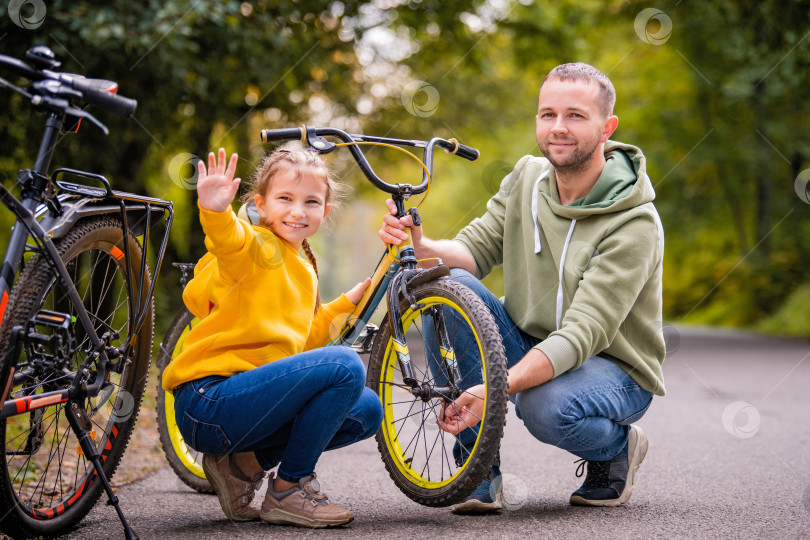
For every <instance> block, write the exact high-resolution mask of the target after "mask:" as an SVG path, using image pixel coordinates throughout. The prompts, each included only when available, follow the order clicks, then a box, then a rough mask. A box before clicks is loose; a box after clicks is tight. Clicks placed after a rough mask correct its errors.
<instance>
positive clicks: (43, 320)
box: [31, 309, 73, 330]
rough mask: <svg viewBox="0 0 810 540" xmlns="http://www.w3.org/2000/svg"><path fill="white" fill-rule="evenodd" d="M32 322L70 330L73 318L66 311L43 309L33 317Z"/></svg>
mask: <svg viewBox="0 0 810 540" xmlns="http://www.w3.org/2000/svg"><path fill="white" fill-rule="evenodd" d="M31 322H32V323H34V324H35V325H37V326H46V327H49V328H54V329H61V330H68V329H70V324H71V323H72V322H73V318H72V317H71V316H70V315H66V314H65V313H58V312H56V311H48V310H47V309H43V310H41V311H39V312H37V314H36V315H34V316H33V317H32V318H31Z"/></svg>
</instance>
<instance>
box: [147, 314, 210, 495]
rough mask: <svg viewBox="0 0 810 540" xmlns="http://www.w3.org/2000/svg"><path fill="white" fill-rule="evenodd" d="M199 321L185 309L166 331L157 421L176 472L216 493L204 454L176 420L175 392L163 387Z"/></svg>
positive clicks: (185, 480) (195, 486) (159, 362)
mask: <svg viewBox="0 0 810 540" xmlns="http://www.w3.org/2000/svg"><path fill="white" fill-rule="evenodd" d="M196 323H197V319H195V318H193V317H192V315H191V314H190V313H189V312H188V310H187V309H185V308H183V309H181V310H180V312H179V313H178V314H177V316H176V317H175V318H174V320H173V321H172V323H171V324H170V325H169V329H168V330H167V331H166V336H165V337H164V338H163V343H161V344H160V352H159V353H158V357H157V368H158V374H159V375H158V382H157V407H156V408H157V421H158V433H159V434H160V444H161V446H163V452H164V453H165V454H166V460H167V461H168V462H169V465H170V466H171V468H172V470H173V471H174V473H175V474H176V475H177V477H178V478H180V480H182V481H183V483H184V484H186V485H187V486H189V487H190V488H192V489H194V490H196V491H198V492H200V493H214V490H213V488H212V487H211V484H210V483H209V482H208V480H207V479H206V478H205V472H203V468H202V458H203V454H202V453H200V452H197V451H196V450H194V449H193V448H191V447H190V446H188V445H187V444H186V443H185V441H184V440H183V436H182V435H181V434H180V428H178V427H177V422H175V420H174V394H173V393H171V392H167V391H166V390H164V389H163V386H162V384H163V371H164V370H165V369H166V367H167V366H168V365H169V363H170V362H171V361H172V360H174V359H175V358H176V357H177V355H178V354H180V351H181V349H182V348H183V341H184V340H185V339H186V335H188V332H189V330H191V328H192V327H193V326H194V324H196Z"/></svg>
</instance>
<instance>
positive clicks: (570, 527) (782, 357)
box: [66, 328, 810, 540]
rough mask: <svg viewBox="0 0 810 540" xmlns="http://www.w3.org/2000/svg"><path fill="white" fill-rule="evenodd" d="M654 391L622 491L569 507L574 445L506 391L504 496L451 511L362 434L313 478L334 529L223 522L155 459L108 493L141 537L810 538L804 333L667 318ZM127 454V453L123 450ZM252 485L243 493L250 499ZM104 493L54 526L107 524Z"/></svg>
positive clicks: (809, 353) (809, 406) (113, 527)
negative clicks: (525, 412) (596, 503)
mask: <svg viewBox="0 0 810 540" xmlns="http://www.w3.org/2000/svg"><path fill="white" fill-rule="evenodd" d="M665 333H666V334H667V338H668V349H669V351H670V352H669V355H668V358H667V361H666V363H665V365H664V373H665V377H666V387H667V396H665V397H663V398H655V399H654V400H653V404H652V406H651V407H650V409H649V411H648V412H647V414H646V415H645V416H644V417H643V418H642V419H641V421H640V422H639V425H640V426H642V427H643V428H644V430H645V431H646V432H647V435H648V437H649V439H650V450H649V452H648V454H647V458H646V460H645V461H644V463H643V464H642V466H641V468H640V469H639V472H638V475H637V477H636V485H635V490H634V493H633V496H632V498H631V499H630V501H629V502H628V503H627V504H626V505H624V506H623V507H620V508H605V509H601V508H581V507H574V506H570V505H569V504H568V496H569V495H570V493H571V492H572V491H574V490H575V489H576V488H577V487H578V486H579V484H580V483H581V479H578V478H576V477H575V476H574V472H575V469H576V465H575V464H574V463H573V462H574V460H575V459H576V458H575V457H574V456H572V455H570V454H568V453H567V452H565V451H562V450H560V449H557V448H554V447H550V446H547V445H543V444H541V443H539V442H537V441H536V440H535V439H533V438H532V437H531V435H529V433H528V432H527V431H526V429H525V428H524V427H523V425H522V422H521V421H520V420H519V419H518V418H517V417H516V416H515V415H514V410H513V408H512V407H511V405H510V412H509V417H508V420H507V426H506V430H505V434H504V441H503V444H502V460H503V465H502V470H503V472H504V475H505V476H504V478H505V479H506V480H505V486H506V495H507V498H508V500H509V505H510V507H511V508H512V509H511V510H503V511H501V513H500V514H498V515H494V516H477V517H466V516H454V515H452V514H451V513H450V512H449V511H448V510H447V509H441V508H426V507H423V506H420V505H418V504H416V503H414V502H412V501H411V500H410V499H408V498H407V497H405V496H404V495H403V494H401V493H400V492H399V490H398V489H397V488H396V487H395V486H394V484H393V482H392V481H391V479H390V478H389V477H388V474H387V472H386V471H385V468H384V467H383V464H382V461H381V459H380V457H379V454H378V452H377V448H376V444H375V442H374V440H373V439H372V440H369V441H364V442H362V443H359V444H356V445H354V446H351V447H348V448H344V449H340V450H336V451H334V452H327V453H326V454H324V455H323V456H322V458H321V460H320V462H319V464H318V469H317V470H318V476H319V480H321V486H322V488H323V489H324V491H326V492H327V493H328V494H329V496H330V498H331V499H332V500H334V501H336V502H338V503H340V504H341V505H343V506H346V507H348V508H350V509H351V510H352V511H353V512H354V514H355V520H354V522H353V523H351V524H350V525H348V526H346V527H344V528H340V529H330V530H305V529H298V528H294V527H284V526H272V525H267V524H265V523H261V522H256V523H242V524H236V523H231V522H229V521H228V520H227V519H225V517H224V516H223V514H222V511H221V510H220V508H219V505H218V503H217V500H216V497H214V496H210V495H209V496H206V495H199V494H197V493H196V492H194V491H192V490H191V489H189V488H187V487H186V486H185V485H184V484H182V483H181V482H180V481H179V480H178V479H177V478H176V477H175V476H174V474H173V473H172V471H171V470H170V469H169V468H168V467H165V468H163V469H160V470H159V471H157V472H156V473H154V474H153V475H151V476H150V477H148V478H146V479H145V480H142V481H141V482H138V483H136V484H133V485H130V486H127V487H124V488H121V489H119V490H118V495H119V497H120V499H121V502H122V506H123V509H124V512H125V513H126V515H127V516H128V518H129V520H130V522H131V524H132V527H133V528H134V529H135V531H136V532H137V533H138V534H139V535H140V537H141V538H144V539H148V538H180V539H195V540H199V539H204V538H229V539H231V538H233V539H239V538H277V537H293V536H295V537H305V538H383V537H384V538H392V539H393V538H431V537H432V538H438V537H447V538H476V539H483V538H521V539H522V538H573V537H580V538H582V537H585V538H622V539H626V538H651V537H652V538H810V451H808V448H809V447H810V420H808V415H810V342H808V341H800V340H782V339H775V338H769V337H763V336H758V335H752V334H743V333H736V332H724V331H717V330H706V331H703V330H696V329H684V328H677V329H676V328H666V329H665ZM125 459H126V458H125ZM262 497H263V491H260V492H259V494H258V495H257V500H256V501H254V504H261V499H262ZM120 537H122V531H121V527H120V524H119V522H118V520H117V518H116V516H115V513H114V511H113V509H112V508H111V507H109V506H107V505H105V504H103V501H102V502H100V503H99V504H97V505H96V507H95V508H94V509H93V511H92V512H91V513H90V514H89V515H88V517H87V518H85V520H84V521H83V522H82V523H81V524H80V526H79V527H78V528H77V529H75V530H74V531H73V532H72V533H71V534H69V535H67V536H66V538H70V539H76V540H79V539H81V540H88V539H96V538H120Z"/></svg>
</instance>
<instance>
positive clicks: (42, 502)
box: [0, 216, 153, 537]
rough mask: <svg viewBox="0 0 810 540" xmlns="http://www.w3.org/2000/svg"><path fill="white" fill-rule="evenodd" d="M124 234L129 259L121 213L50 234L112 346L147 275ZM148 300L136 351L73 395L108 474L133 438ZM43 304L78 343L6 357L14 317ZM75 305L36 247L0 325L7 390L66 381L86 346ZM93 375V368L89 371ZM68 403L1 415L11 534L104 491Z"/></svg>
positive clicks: (52, 522) (22, 393) (33, 528)
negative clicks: (47, 354) (88, 389)
mask: <svg viewBox="0 0 810 540" xmlns="http://www.w3.org/2000/svg"><path fill="white" fill-rule="evenodd" d="M126 241H127V242H128V246H127V247H128V251H129V261H127V258H126V257H124V235H123V232H122V228H121V222H120V221H119V220H117V219H115V218H112V217H106V216H105V217H97V218H91V219H89V220H86V221H83V222H80V223H79V224H77V225H76V227H74V229H73V230H71V231H70V232H69V233H68V234H67V235H66V236H65V237H64V238H62V239H60V240H58V241H56V242H55V243H56V247H57V250H58V252H59V254H60V255H61V257H62V259H63V261H64V262H65V265H66V267H67V269H68V272H69V274H70V277H71V279H72V281H73V283H74V285H75V286H76V290H77V291H78V293H79V296H80V298H81V299H82V302H83V304H84V307H85V309H86V310H87V311H88V313H89V315H90V319H91V321H92V324H93V326H94V328H95V331H96V333H97V334H98V335H99V336H101V335H103V334H105V333H108V334H110V336H111V338H110V339H111V341H110V345H111V346H113V347H119V346H121V345H122V344H123V343H124V340H125V339H126V337H127V333H128V330H129V325H130V324H132V323H133V321H134V318H135V317H134V313H132V312H131V311H130V306H129V304H130V298H132V299H133V300H136V301H137V299H138V298H141V300H142V301H143V299H144V298H145V296H146V291H148V288H149V283H150V277H149V274H148V268H147V272H146V275H145V276H144V281H143V284H142V286H139V285H141V284H140V272H141V248H140V245H139V244H138V241H137V240H136V239H135V237H134V236H132V235H130V236H129V238H127V239H126ZM127 262H128V263H129V275H128V273H127ZM129 280H131V281H129ZM146 309H147V317H146V319H145V323H144V324H143V326H142V327H141V330H140V332H139V334H138V335H137V336H136V338H135V341H134V348H133V355H132V356H130V358H129V359H127V361H125V362H123V369H122V370H121V372H120V373H116V372H114V371H109V370H108V372H107V375H106V377H105V379H104V382H103V386H102V389H101V391H100V392H99V394H98V395H97V396H96V397H93V398H87V399H85V400H84V402H83V403H77V405H78V409H79V410H83V411H84V413H85V414H86V416H87V418H88V420H89V421H90V424H91V428H90V430H91V432H90V436H91V438H92V440H93V443H94V444H95V446H96V449H97V450H98V452H99V453H100V454H101V459H102V462H103V468H104V471H105V473H106V475H107V478H112V476H113V474H114V473H115V470H116V468H117V467H118V463H119V461H120V460H121V457H122V456H123V454H124V450H125V449H126V446H127V443H128V442H129V437H130V434H131V432H132V428H133V426H134V424H135V420H136V417H137V414H138V408H139V407H140V403H141V397H142V396H143V390H144V386H145V384H146V377H147V372H148V367H149V362H150V358H151V349H152V333H153V328H152V322H153V321H152V316H153V313H152V312H153V308H152V305H151V303H150V304H149V306H148V307H147V308H146ZM41 310H49V311H54V312H58V313H63V314H66V315H68V317H69V320H71V321H72V322H71V324H70V328H69V330H68V331H69V332H70V334H71V335H72V336H73V338H74V339H75V353H74V354H72V355H71V356H70V357H67V358H63V359H62V360H61V361H56V360H53V359H51V360H47V359H46V360H43V357H42V356H41V355H40V354H39V353H38V352H32V353H31V355H32V357H29V356H28V353H27V352H26V351H25V350H23V352H22V353H21V354H20V356H19V358H7V356H6V354H7V352H8V350H7V349H8V343H9V338H10V335H11V329H12V327H14V326H16V325H21V326H26V325H27V324H28V322H29V321H30V320H31V318H32V317H33V316H34V315H35V314H37V313H38V312H40V311H41ZM76 313H77V307H76V306H75V305H73V304H72V302H71V301H70V299H69V297H68V296H67V293H66V290H65V288H64V287H63V286H62V284H61V283H60V282H59V280H58V279H57V278H56V276H55V275H54V273H53V271H52V269H51V266H50V264H48V262H47V261H46V260H44V258H43V257H42V256H41V255H35V256H34V257H32V258H31V260H30V261H29V263H28V265H27V266H26V268H25V270H24V271H23V272H22V273H21V274H20V278H19V280H18V282H17V284H16V285H15V287H14V289H13V290H12V293H11V297H10V299H9V304H8V311H7V313H6V316H5V318H4V320H3V325H2V327H0V380H2V381H6V380H8V379H9V377H10V376H11V373H12V370H13V373H14V374H15V379H14V383H13V385H12V387H11V388H10V393H9V399H14V398H21V397H26V396H30V397H33V398H34V399H36V395H38V394H40V393H42V392H46V391H52V390H59V389H63V388H66V387H68V386H69V385H70V383H71V382H72V381H73V378H74V375H75V373H76V370H77V368H78V367H79V366H80V365H81V364H82V363H83V362H84V360H85V359H86V356H87V354H88V351H87V348H88V346H89V338H88V336H87V332H86V331H85V329H84V328H83V327H82V326H81V323H80V322H79V321H78V320H77V318H76ZM33 350H34V349H29V351H33ZM92 369H95V368H94V367H93V368H92ZM94 378H95V377H94V373H91V374H90V379H89V380H91V381H92V380H93V379H94ZM70 404H71V402H65V403H58V404H54V405H52V406H49V407H46V408H40V409H35V410H33V411H31V412H29V413H24V414H19V415H16V416H11V417H9V418H7V419H6V420H5V421H0V432H2V434H3V436H2V437H0V451H1V452H2V455H3V461H2V466H0V507H2V508H3V512H2V515H0V529H2V530H3V531H4V532H6V533H8V534H10V535H12V536H14V537H18V536H20V537H28V536H39V535H46V536H47V535H53V534H58V533H60V532H62V531H64V530H65V529H67V528H69V527H71V526H72V525H74V524H75V523H77V522H78V521H79V520H80V519H81V518H82V517H84V516H85V515H86V514H87V513H88V512H89V511H90V509H91V508H92V507H93V505H94V504H95V502H96V501H97V500H98V498H99V496H100V495H101V493H102V492H103V486H102V485H101V482H100V481H99V480H98V477H97V476H96V475H95V472H94V469H93V465H92V463H91V462H90V461H89V460H88V459H87V458H86V457H85V455H84V452H83V451H82V450H81V448H80V446H79V442H78V440H77V438H76V435H75V434H74V433H73V431H72V430H71V428H70V426H69V425H68V421H67V417H66V411H67V407H68V406H70Z"/></svg>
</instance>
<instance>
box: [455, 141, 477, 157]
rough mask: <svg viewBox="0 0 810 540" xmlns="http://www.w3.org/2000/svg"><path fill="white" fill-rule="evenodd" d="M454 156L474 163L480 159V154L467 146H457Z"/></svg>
mask: <svg viewBox="0 0 810 540" xmlns="http://www.w3.org/2000/svg"><path fill="white" fill-rule="evenodd" d="M456 155H457V156H459V157H463V158H464V159H468V160H470V161H475V160H477V159H478V158H479V157H481V152H479V151H478V150H477V149H476V148H473V147H472V146H467V145H466V144H461V143H459V144H458V150H456Z"/></svg>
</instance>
